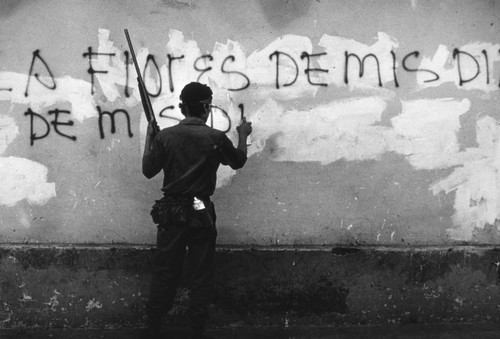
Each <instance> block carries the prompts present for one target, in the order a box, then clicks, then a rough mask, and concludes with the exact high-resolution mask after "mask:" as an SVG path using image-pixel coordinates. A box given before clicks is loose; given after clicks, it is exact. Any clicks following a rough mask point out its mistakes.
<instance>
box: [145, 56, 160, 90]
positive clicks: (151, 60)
mask: <svg viewBox="0 0 500 339" xmlns="http://www.w3.org/2000/svg"><path fill="white" fill-rule="evenodd" d="M149 63H152V64H153V66H154V69H155V70H156V75H157V76H158V85H157V86H156V87H158V90H157V91H156V93H151V92H150V91H149V89H148V86H147V84H146V79H147V77H146V72H147V70H148V66H149ZM142 78H143V79H145V80H144V85H145V86H146V91H147V92H148V94H149V95H150V96H152V97H154V98H156V97H159V96H160V94H161V87H162V83H161V73H160V68H159V67H158V64H157V63H156V60H155V57H154V56H153V55H151V54H149V55H148V57H147V58H146V65H145V66H144V74H143V77H142Z"/></svg>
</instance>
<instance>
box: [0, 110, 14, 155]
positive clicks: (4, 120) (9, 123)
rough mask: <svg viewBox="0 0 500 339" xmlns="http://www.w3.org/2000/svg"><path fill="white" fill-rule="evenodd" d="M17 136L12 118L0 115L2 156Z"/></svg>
mask: <svg viewBox="0 0 500 339" xmlns="http://www.w3.org/2000/svg"><path fill="white" fill-rule="evenodd" d="M18 135H19V127H17V125H16V122H15V121H14V118H12V117H10V116H6V115H0V154H3V152H5V150H6V149H7V147H8V146H9V144H10V143H11V142H12V141H13V140H14V139H15V138H16V137H17V136H18Z"/></svg>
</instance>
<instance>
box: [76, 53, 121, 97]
mask: <svg viewBox="0 0 500 339" xmlns="http://www.w3.org/2000/svg"><path fill="white" fill-rule="evenodd" d="M94 55H95V56H98V55H107V56H109V57H110V58H111V57H113V56H115V53H95V52H92V47H90V46H89V48H88V49H87V52H85V53H83V57H84V58H86V57H88V59H89V68H88V69H87V72H88V73H89V74H90V83H91V85H92V86H91V89H90V93H91V94H92V95H93V94H94V74H96V73H101V74H106V73H108V71H104V70H95V69H94V67H92V57H93V56H94Z"/></svg>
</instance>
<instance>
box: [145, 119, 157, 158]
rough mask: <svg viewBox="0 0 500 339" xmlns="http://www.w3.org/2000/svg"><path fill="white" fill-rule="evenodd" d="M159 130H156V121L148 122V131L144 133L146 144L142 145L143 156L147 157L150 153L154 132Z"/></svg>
mask: <svg viewBox="0 0 500 339" xmlns="http://www.w3.org/2000/svg"><path fill="white" fill-rule="evenodd" d="M159 130H160V129H159V128H158V125H157V124H156V121H150V122H149V123H148V130H147V132H146V144H145V145H144V155H147V154H148V153H149V152H150V151H151V149H152V147H153V140H154V139H155V137H156V131H159Z"/></svg>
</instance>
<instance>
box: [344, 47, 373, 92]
mask: <svg viewBox="0 0 500 339" xmlns="http://www.w3.org/2000/svg"><path fill="white" fill-rule="evenodd" d="M351 57H354V58H356V60H358V64H359V77H360V78H362V77H363V75H364V73H365V61H366V59H367V58H369V57H371V58H373V60H375V63H376V65H377V75H378V85H379V87H382V78H381V76H380V63H379V61H378V58H377V56H376V55H375V54H371V53H370V54H367V55H365V56H364V57H363V59H360V57H359V56H357V55H356V54H355V53H349V52H348V51H345V71H344V82H345V83H346V84H349V75H348V74H349V58H351Z"/></svg>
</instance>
